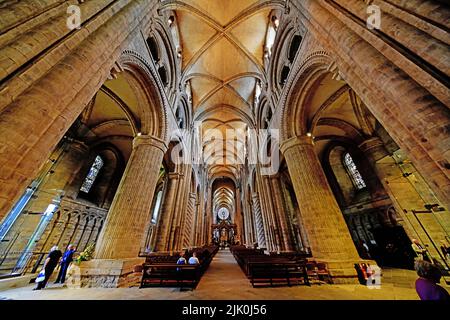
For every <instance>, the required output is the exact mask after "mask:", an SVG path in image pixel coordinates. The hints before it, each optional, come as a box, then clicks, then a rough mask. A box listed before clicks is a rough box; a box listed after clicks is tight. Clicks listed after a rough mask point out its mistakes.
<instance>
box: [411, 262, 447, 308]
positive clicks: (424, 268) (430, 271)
mask: <svg viewBox="0 0 450 320" xmlns="http://www.w3.org/2000/svg"><path fill="white" fill-rule="evenodd" d="M414 268H415V269H416V271H417V275H418V276H419V278H418V279H417V280H416V291H417V294H418V295H419V297H420V299H421V300H444V301H450V294H449V293H448V291H447V290H445V289H444V288H443V287H441V286H440V285H438V283H439V282H440V280H441V277H442V274H441V271H440V270H439V268H437V267H436V266H435V265H433V264H431V263H429V262H428V261H423V260H418V261H416V263H415V265H414Z"/></svg>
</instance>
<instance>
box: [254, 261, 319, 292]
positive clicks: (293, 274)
mask: <svg viewBox="0 0 450 320" xmlns="http://www.w3.org/2000/svg"><path fill="white" fill-rule="evenodd" d="M248 270H249V277H250V281H251V284H252V286H253V287H263V286H264V287H266V286H271V287H273V286H277V285H288V286H292V285H298V284H305V285H307V286H310V283H309V280H308V274H307V273H306V266H305V264H299V263H297V262H272V261H270V262H261V261H259V262H249V263H248Z"/></svg>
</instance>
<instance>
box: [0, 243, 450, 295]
mask: <svg viewBox="0 0 450 320" xmlns="http://www.w3.org/2000/svg"><path fill="white" fill-rule="evenodd" d="M416 278H417V277H416V274H415V272H414V271H411V270H402V269H385V270H383V277H382V283H381V288H380V289H369V288H368V287H366V286H363V285H327V284H320V285H319V284H313V285H312V286H311V287H306V286H294V287H279V288H252V286H251V284H250V282H249V281H248V279H247V278H246V277H245V275H244V273H243V272H242V271H241V269H240V268H239V266H238V264H237V263H236V261H235V260H234V258H233V256H232V254H231V253H230V252H229V251H228V250H227V251H219V252H218V253H217V255H216V256H215V257H214V259H213V261H212V263H211V265H210V267H209V269H208V270H207V272H206V273H205V274H204V276H203V278H202V279H201V281H200V283H199V285H198V287H197V289H196V290H193V291H180V289H175V288H145V289H139V288H120V289H101V288H86V289H72V288H64V287H61V286H59V285H53V284H50V285H49V286H48V287H47V288H46V289H45V290H42V291H32V288H33V286H34V285H30V286H27V287H23V288H17V289H11V290H6V291H1V292H0V300H4V299H7V300H9V299H13V300H15V299H17V300H34V299H48V300H79V299H82V300H139V299H142V300H183V299H189V300H197V299H198V300H230V299H233V300H265V299H267V300H278V299H280V300H292V299H299V300H417V299H418V296H417V294H416V291H415V289H414V281H415V279H416ZM442 283H443V281H441V285H443V284H442ZM443 286H444V287H445V288H446V289H447V290H449V291H450V286H446V285H443Z"/></svg>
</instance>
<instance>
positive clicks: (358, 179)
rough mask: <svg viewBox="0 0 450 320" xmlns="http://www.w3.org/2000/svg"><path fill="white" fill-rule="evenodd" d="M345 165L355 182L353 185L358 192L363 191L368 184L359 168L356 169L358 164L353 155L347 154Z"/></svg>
mask: <svg viewBox="0 0 450 320" xmlns="http://www.w3.org/2000/svg"><path fill="white" fill-rule="evenodd" d="M344 164H345V166H346V167H347V171H348V173H349V175H350V177H351V178H352V180H353V183H354V184H355V186H356V188H357V189H358V190H361V189H363V188H365V187H366V183H365V182H364V179H363V178H362V176H361V174H360V173H359V171H358V168H356V164H355V162H354V161H353V159H352V157H351V155H350V154H349V153H346V154H345V156H344Z"/></svg>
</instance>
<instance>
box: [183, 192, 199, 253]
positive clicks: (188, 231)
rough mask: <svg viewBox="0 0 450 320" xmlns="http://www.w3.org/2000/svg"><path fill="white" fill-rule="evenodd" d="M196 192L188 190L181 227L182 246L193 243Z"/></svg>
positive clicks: (190, 245)
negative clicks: (184, 215) (184, 216)
mask: <svg viewBox="0 0 450 320" xmlns="http://www.w3.org/2000/svg"><path fill="white" fill-rule="evenodd" d="M196 198H197V197H196V194H195V193H193V192H189V198H188V202H187V208H186V213H185V214H186V218H185V220H184V224H183V225H184V227H183V238H184V241H183V247H185V248H187V247H192V246H193V245H194V236H195V235H194V233H195V222H196V221H195V201H196Z"/></svg>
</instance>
